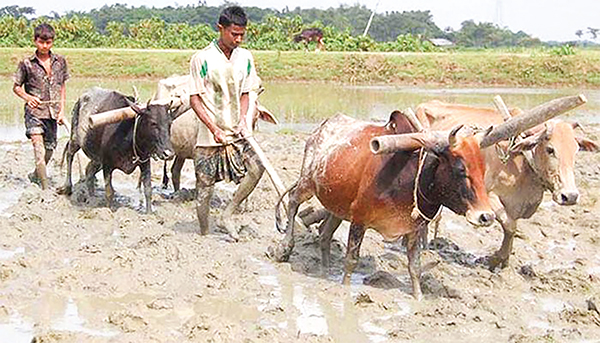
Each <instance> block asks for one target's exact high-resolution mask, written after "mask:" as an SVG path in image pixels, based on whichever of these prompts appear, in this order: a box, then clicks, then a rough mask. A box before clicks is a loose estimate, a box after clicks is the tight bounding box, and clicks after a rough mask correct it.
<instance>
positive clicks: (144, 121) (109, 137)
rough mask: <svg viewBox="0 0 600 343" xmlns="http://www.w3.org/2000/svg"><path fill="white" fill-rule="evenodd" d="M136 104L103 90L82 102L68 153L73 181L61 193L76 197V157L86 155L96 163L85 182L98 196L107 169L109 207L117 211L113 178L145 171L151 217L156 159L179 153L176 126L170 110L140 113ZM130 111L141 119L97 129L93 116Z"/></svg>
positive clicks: (90, 92) (77, 106)
mask: <svg viewBox="0 0 600 343" xmlns="http://www.w3.org/2000/svg"><path fill="white" fill-rule="evenodd" d="M132 101H133V97H127V96H125V95H123V94H120V93H118V92H116V91H112V90H106V89H101V88H92V89H90V90H88V91H87V92H86V93H84V94H83V95H82V96H81V97H80V98H79V99H78V100H77V102H76V103H75V106H74V107H73V112H72V131H71V138H70V140H69V142H68V143H67V146H66V147H65V152H64V153H63V156H64V155H65V154H66V157H67V177H66V180H65V184H64V186H63V187H62V188H61V189H60V190H59V192H60V193H63V194H71V189H72V179H71V168H72V164H73V155H75V153H76V152H77V151H78V150H79V149H82V150H83V151H84V152H85V154H86V155H87V156H88V157H89V159H90V162H89V164H88V165H87V167H86V170H85V180H86V182H87V185H88V188H89V190H90V192H93V191H94V182H95V175H96V173H97V172H98V171H100V169H102V171H103V173H104V182H105V189H106V201H107V204H108V206H109V207H112V205H113V198H114V189H113V187H112V182H111V181H112V180H111V178H112V172H113V171H114V170H115V169H119V170H121V171H123V172H124V173H126V174H131V173H132V172H133V171H134V170H135V168H136V167H139V168H140V171H141V176H140V178H141V180H142V182H143V184H144V195H145V198H146V212H147V213H149V212H150V211H151V209H152V207H151V197H152V187H151V183H150V176H151V173H150V157H151V156H156V157H159V158H161V159H167V158H170V157H172V155H173V148H172V146H171V142H170V139H169V130H170V127H171V121H172V120H171V115H170V113H168V112H167V108H168V106H161V105H148V106H147V107H146V108H140V107H138V106H137V105H135V104H134V103H133V102H132ZM127 106H131V108H132V109H133V110H134V111H135V112H136V116H135V118H131V119H126V120H123V121H121V122H118V123H114V124H107V125H102V126H99V127H95V128H92V127H91V125H90V122H89V118H90V115H92V114H96V113H101V112H105V111H109V110H113V109H118V108H123V107H127Z"/></svg>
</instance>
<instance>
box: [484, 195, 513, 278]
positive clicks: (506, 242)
mask: <svg viewBox="0 0 600 343" xmlns="http://www.w3.org/2000/svg"><path fill="white" fill-rule="evenodd" d="M489 198H490V205H491V206H492V209H493V210H494V213H495V214H496V219H497V220H498V222H500V225H501V226H502V230H503V231H504V238H503V239H502V245H501V246H500V249H498V251H496V252H495V253H494V254H493V255H492V256H490V257H489V261H488V267H489V268H490V270H494V269H496V268H498V267H500V268H506V267H507V266H508V258H509V257H510V254H511V252H512V245H513V240H514V238H515V234H516V233H517V221H516V220H514V219H512V218H510V217H509V216H508V214H507V213H506V209H505V208H504V206H503V205H502V202H501V201H500V198H499V197H498V196H497V195H495V194H493V193H491V194H490V195H489Z"/></svg>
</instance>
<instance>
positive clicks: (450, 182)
mask: <svg viewBox="0 0 600 343" xmlns="http://www.w3.org/2000/svg"><path fill="white" fill-rule="evenodd" d="M460 128H461V127H460V126H459V127H457V128H455V129H453V130H452V131H451V132H450V133H449V134H448V135H446V134H444V135H442V136H440V135H433V134H426V133H410V132H412V131H414V129H413V127H412V125H411V124H410V123H409V122H408V121H407V120H406V118H405V117H404V116H403V115H402V114H401V112H399V111H394V112H393V113H392V114H391V116H390V119H389V121H388V122H387V124H385V125H384V126H380V125H375V124H371V123H367V122H362V121H358V120H355V119H352V118H350V117H347V116H345V115H336V116H334V117H332V118H330V119H328V120H326V121H324V122H323V123H322V124H321V125H320V126H319V127H318V128H317V129H316V130H315V132H314V133H313V134H312V135H311V136H310V137H309V139H308V140H307V142H306V147H305V150H304V160H303V162H302V170H301V175H300V178H299V179H298V181H297V182H296V183H295V184H294V185H293V187H291V189H290V191H289V207H288V218H287V219H288V225H287V231H286V236H285V238H284V240H283V241H282V242H281V245H279V246H277V247H276V248H275V249H272V250H271V251H270V254H271V256H272V257H273V258H274V259H276V260H279V261H286V260H288V258H289V255H290V253H291V251H292V249H293V247H294V225H293V223H294V218H295V216H296V213H297V211H298V207H299V205H300V204H301V203H303V202H305V201H307V200H309V199H310V198H312V197H313V196H314V195H316V196H317V198H318V199H319V201H320V203H321V204H322V205H323V206H324V207H325V208H326V209H327V210H328V211H329V212H330V215H329V216H328V217H327V219H325V221H324V222H323V223H322V226H321V228H320V230H319V231H320V241H321V253H322V264H323V267H324V269H325V270H326V268H327V267H328V266H329V254H330V252H329V248H330V243H331V238H332V236H333V233H334V232H335V230H336V229H337V228H338V227H339V225H340V223H341V221H342V220H348V221H350V222H351V225H350V233H349V236H348V247H347V253H346V257H345V263H344V277H343V282H344V283H349V281H350V276H351V274H352V272H353V270H354V269H355V267H356V265H357V263H358V257H359V250H360V246H361V243H362V240H363V237H364V234H365V230H366V229H367V228H372V229H375V230H376V231H378V232H379V233H380V234H381V235H382V236H383V237H384V238H385V239H388V240H395V239H397V238H399V237H401V236H403V235H406V236H407V238H408V240H407V241H408V261H409V263H408V271H409V274H410V277H411V282H412V287H413V294H414V296H415V297H416V298H417V299H419V298H420V297H421V287H420V284H419V278H420V268H419V251H418V244H416V242H417V239H416V238H417V232H418V230H419V228H420V227H423V226H424V223H426V221H425V219H424V217H432V216H434V215H435V213H436V212H437V210H438V208H439V207H440V206H442V205H444V206H446V207H448V208H450V209H452V210H453V211H454V212H456V213H459V214H462V215H465V216H466V218H467V220H468V221H469V222H470V223H472V224H474V225H491V224H492V222H493V221H494V213H493V212H492V210H491V208H490V205H489V202H488V197H487V193H486V190H485V187H484V183H483V176H484V166H485V165H484V161H483V158H482V156H481V153H480V148H479V141H478V138H482V136H483V135H481V134H478V135H473V134H472V132H471V133H470V134H468V135H466V136H464V137H461V136H460V135H458V134H457V132H458V131H459V130H460ZM462 131H464V130H462ZM462 131H461V132H462ZM403 133H407V134H403ZM391 134H396V135H397V134H399V135H398V136H399V137H403V138H406V139H407V141H408V142H409V143H408V144H404V145H400V146H398V149H397V150H396V151H395V152H393V153H390V154H383V155H374V154H373V153H372V152H371V151H370V150H369V141H370V140H371V139H372V138H374V137H378V136H382V135H391ZM279 202H281V199H280V201H279ZM413 211H416V212H418V213H419V214H418V215H413V213H414V212H413ZM276 217H277V218H279V217H280V215H279V203H278V206H277V210H276ZM277 224H278V227H279V219H278V220H277Z"/></svg>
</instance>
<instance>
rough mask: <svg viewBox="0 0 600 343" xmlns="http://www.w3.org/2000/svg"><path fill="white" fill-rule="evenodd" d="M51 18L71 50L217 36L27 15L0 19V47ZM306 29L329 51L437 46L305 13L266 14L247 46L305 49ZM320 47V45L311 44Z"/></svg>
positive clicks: (195, 45) (187, 42) (208, 31)
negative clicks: (389, 38) (307, 17)
mask: <svg viewBox="0 0 600 343" xmlns="http://www.w3.org/2000/svg"><path fill="white" fill-rule="evenodd" d="M44 21H45V22H48V23H49V24H50V25H52V26H53V27H54V28H55V30H56V35H57V37H56V44H55V45H56V47H67V48H93V47H102V48H140V49H144V48H155V49H201V48H203V47H205V46H206V45H207V44H208V43H209V42H210V41H212V40H213V39H215V38H217V37H218V33H217V32H216V31H215V30H214V29H213V28H212V27H210V26H208V25H206V24H198V25H189V24H187V23H166V22H165V21H164V20H162V19H159V18H157V17H153V18H150V19H142V20H140V21H138V22H137V23H134V24H131V25H127V24H126V23H123V22H114V21H111V22H108V23H107V24H106V26H105V28H104V30H103V32H102V33H101V32H100V31H99V30H98V28H96V27H95V26H94V22H93V21H92V19H90V18H89V17H86V16H77V15H72V16H68V17H67V16H63V17H60V18H58V19H48V18H43V17H42V18H38V19H36V20H33V21H30V22H28V21H27V19H25V17H19V18H15V17H13V16H9V15H5V16H2V17H0V46H2V47H28V46H31V40H32V38H33V28H34V27H35V26H37V25H38V24H40V23H42V22H44ZM307 27H318V28H320V29H322V30H323V37H324V41H325V45H326V49H327V50H328V51H415V52H428V51H435V50H436V49H435V48H434V47H433V45H431V44H430V43H429V42H427V41H422V40H421V39H420V38H419V37H418V36H413V35H410V34H407V35H400V36H398V38H397V39H396V41H394V42H377V41H375V40H373V38H371V37H370V36H362V35H359V36H352V34H351V33H350V29H345V30H339V29H337V28H335V27H333V26H324V25H323V24H322V23H321V22H319V21H317V22H314V23H312V24H304V23H303V22H302V18H301V17H300V16H293V17H283V18H281V17H276V16H266V17H265V18H264V19H263V20H262V21H261V22H259V23H253V22H251V23H250V24H249V25H248V28H247V33H246V39H245V43H244V44H245V46H246V47H247V48H249V49H253V50H282V51H288V50H302V49H304V48H305V45H304V44H302V43H300V44H299V43H295V42H294V41H293V37H294V35H296V34H298V33H300V32H301V31H302V29H304V28H307ZM308 47H309V49H310V50H314V49H315V43H310V44H309V45H308Z"/></svg>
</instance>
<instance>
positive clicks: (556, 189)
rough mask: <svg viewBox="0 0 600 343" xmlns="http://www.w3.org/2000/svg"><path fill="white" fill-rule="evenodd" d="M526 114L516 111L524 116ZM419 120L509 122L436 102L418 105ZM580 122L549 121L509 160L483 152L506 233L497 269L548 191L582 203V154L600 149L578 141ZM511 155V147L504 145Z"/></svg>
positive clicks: (493, 261) (442, 125) (437, 126)
mask: <svg viewBox="0 0 600 343" xmlns="http://www.w3.org/2000/svg"><path fill="white" fill-rule="evenodd" d="M520 113H521V111H520V110H518V109H516V110H513V111H511V114H512V115H518V114H520ZM417 118H418V119H419V120H420V121H421V122H422V123H424V124H425V125H426V126H427V125H430V126H431V128H432V129H434V130H441V129H447V128H450V127H453V126H454V125H457V124H476V125H479V126H483V127H486V126H488V125H494V124H499V123H502V122H503V118H502V116H501V115H500V113H499V112H497V111H496V110H494V109H491V108H476V107H470V106H465V105H458V104H448V103H443V102H440V101H431V102H428V103H425V104H421V105H419V107H417ZM576 126H577V124H570V123H565V122H562V121H560V120H556V119H553V120H549V121H547V122H545V123H544V124H540V125H538V126H536V127H534V128H532V129H530V130H528V131H526V132H525V133H524V134H523V136H524V137H525V138H523V139H522V140H520V141H518V142H517V143H516V144H515V145H514V146H513V147H511V148H510V151H509V154H508V155H506V160H505V161H503V160H502V159H501V157H500V155H499V153H498V151H497V150H496V148H494V147H489V148H487V149H484V150H483V153H484V156H485V161H486V170H487V172H486V174H485V185H486V188H487V190H488V194H489V197H490V202H491V205H492V208H493V210H494V213H495V214H496V219H497V220H498V221H499V222H500V224H501V225H502V229H503V230H504V239H503V241H502V246H501V247H500V249H499V250H498V251H497V252H496V253H495V254H494V255H492V256H491V257H490V259H489V265H490V268H491V269H494V268H496V267H498V266H501V267H502V268H504V267H506V266H507V265H508V259H509V256H510V253H511V251H512V243H513V239H514V236H515V233H516V232H517V219H520V218H529V217H531V216H532V215H533V214H534V213H535V211H536V210H537V208H538V206H539V205H540V203H541V202H542V198H543V194H544V191H545V190H549V191H550V192H552V199H553V200H554V202H556V203H557V204H559V205H573V204H576V203H577V199H578V198H579V192H578V190H577V186H576V185H575V177H574V173H573V167H574V161H575V153H576V152H577V150H584V151H597V150H598V145H597V144H596V143H594V142H592V141H590V140H588V139H585V138H581V137H577V136H576V135H575V133H574V130H573V129H574V128H575V127H576ZM498 146H499V148H500V149H501V151H506V149H507V143H502V144H499V145H498Z"/></svg>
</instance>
